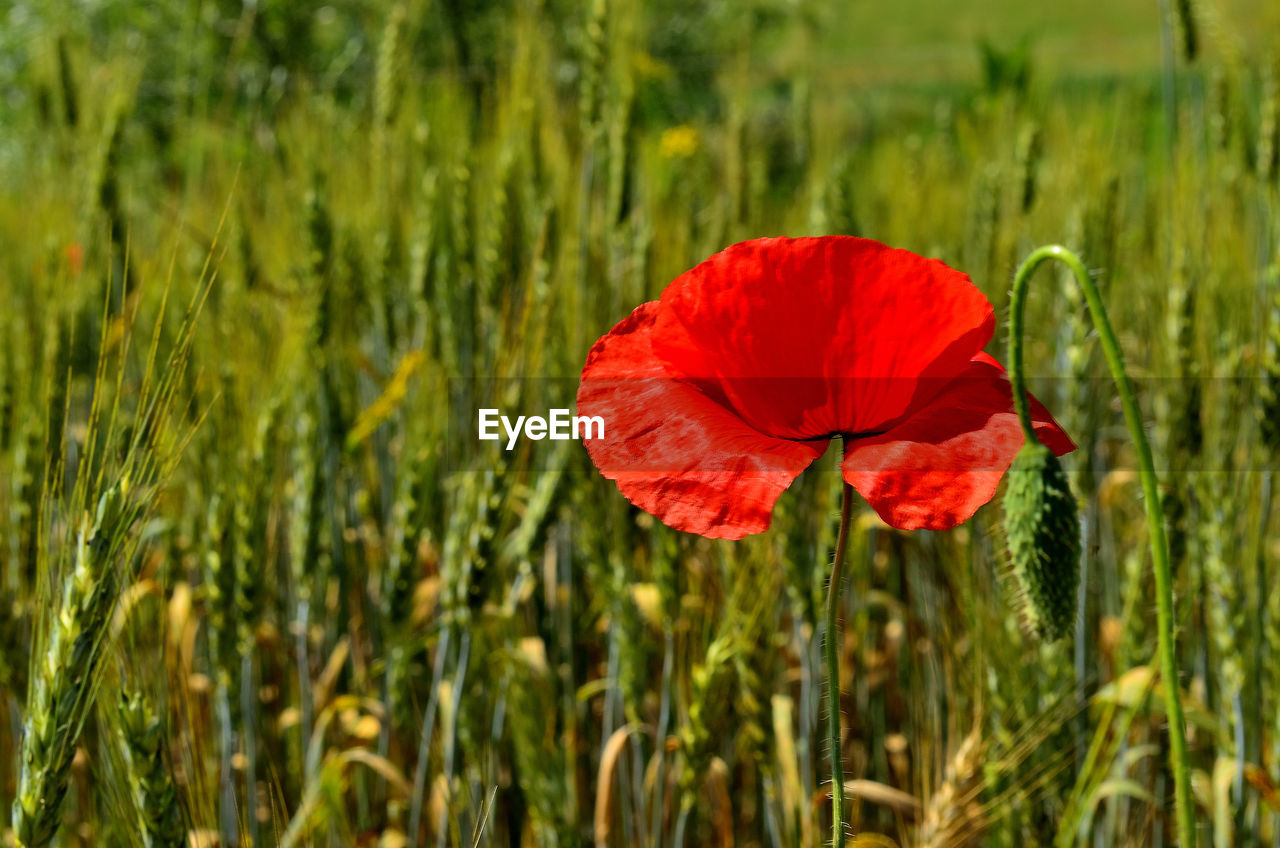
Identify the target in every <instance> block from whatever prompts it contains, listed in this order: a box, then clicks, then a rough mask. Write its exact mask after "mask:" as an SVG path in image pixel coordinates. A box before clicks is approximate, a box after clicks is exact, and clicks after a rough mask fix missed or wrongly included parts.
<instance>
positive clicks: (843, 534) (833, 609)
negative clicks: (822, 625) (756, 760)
mask: <svg viewBox="0 0 1280 848" xmlns="http://www.w3.org/2000/svg"><path fill="white" fill-rule="evenodd" d="M852 512H853V487H852V486H850V485H849V484H848V483H845V484H844V489H843V491H842V492H841V495H840V535H839V537H838V538H837V539H836V556H835V561H834V562H832V563H831V583H830V584H829V585H828V586H827V638H826V645H825V648H826V659H827V713H828V715H827V732H828V734H829V736H830V742H831V846H832V848H844V763H843V762H841V757H840V565H841V563H843V562H844V550H845V547H846V546H847V545H848V542H849V516H850V514H851V513H852Z"/></svg>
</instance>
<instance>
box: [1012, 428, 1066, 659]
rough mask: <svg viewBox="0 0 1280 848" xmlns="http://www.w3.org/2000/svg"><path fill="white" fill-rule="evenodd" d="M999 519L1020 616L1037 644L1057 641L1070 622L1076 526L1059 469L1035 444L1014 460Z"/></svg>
mask: <svg viewBox="0 0 1280 848" xmlns="http://www.w3.org/2000/svg"><path fill="white" fill-rule="evenodd" d="M1004 513H1005V518H1004V525H1005V533H1006V535H1007V536H1008V544H1009V555H1010V558H1011V560H1012V564H1013V573H1014V577H1015V578H1016V579H1017V581H1018V589H1019V592H1020V594H1021V596H1022V611H1023V615H1024V616H1025V619H1026V621H1027V623H1028V624H1029V625H1030V627H1031V629H1032V630H1034V631H1035V632H1036V633H1037V634H1038V635H1039V636H1041V637H1042V638H1044V639H1048V640H1050V641H1055V640H1057V639H1060V638H1062V637H1063V636H1065V635H1066V634H1067V633H1068V632H1069V631H1070V630H1071V627H1072V625H1073V624H1074V622H1075V616H1076V587H1077V586H1078V585H1079V582H1080V525H1079V522H1078V520H1077V518H1076V501H1075V496H1074V495H1072V494H1071V487H1070V486H1069V485H1068V483H1067V478H1066V475H1065V474H1064V473H1063V471H1062V466H1061V465H1060V464H1059V463H1058V458H1057V457H1056V456H1054V455H1053V451H1051V450H1049V449H1048V448H1047V447H1045V446H1044V445H1042V444H1040V443H1039V442H1029V443H1027V444H1026V445H1024V446H1023V448H1022V450H1020V451H1019V452H1018V455H1017V457H1015V458H1014V460H1013V466H1012V467H1011V468H1010V469H1009V487H1008V490H1007V491H1006V493H1005V498H1004Z"/></svg>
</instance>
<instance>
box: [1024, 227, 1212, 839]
mask: <svg viewBox="0 0 1280 848" xmlns="http://www.w3.org/2000/svg"><path fill="white" fill-rule="evenodd" d="M1049 259H1060V260H1062V261H1063V262H1065V263H1066V265H1067V267H1068V268H1070V269H1071V272H1072V273H1073V274H1074V275H1075V278H1076V282H1078V283H1079V284H1080V288H1081V289H1082V290H1083V291H1084V297H1085V300H1086V301H1087V302H1088V304H1089V314H1090V316H1092V318H1093V323H1094V326H1095V327H1096V328H1097V330H1098V338H1099V340H1100V341H1101V342H1102V352H1103V354H1104V355H1105V356H1106V359H1107V366H1108V367H1109V368H1110V369H1111V376H1112V378H1113V379H1114V380H1115V383H1116V388H1117V389H1118V390H1119V392H1120V404H1121V406H1122V407H1123V409H1124V420H1125V424H1126V425H1127V426H1128V428H1129V436H1130V438H1132V439H1133V445H1134V448H1135V449H1136V450H1137V453H1138V467H1139V474H1140V476H1141V479H1142V494H1143V499H1144V506H1145V508H1146V513H1147V535H1148V536H1149V537H1150V541H1151V562H1152V568H1153V569H1154V570H1155V579H1156V619H1157V621H1156V624H1157V629H1158V631H1159V642H1160V650H1159V653H1160V676H1161V678H1162V680H1163V682H1164V686H1163V688H1164V700H1165V711H1166V713H1168V717H1169V768H1170V769H1171V771H1172V772H1173V780H1174V784H1173V785H1174V804H1175V806H1176V809H1177V820H1178V844H1179V845H1181V846H1182V847H1183V848H1195V844H1196V842H1195V811H1194V809H1193V808H1192V799H1191V770H1190V767H1189V765H1188V763H1187V734H1186V728H1185V721H1184V719H1183V716H1182V696H1181V691H1180V689H1179V687H1178V661H1177V654H1176V653H1175V651H1174V625H1173V578H1172V576H1171V574H1170V569H1169V541H1168V539H1167V538H1166V537H1165V531H1164V509H1163V508H1162V506H1161V503H1160V490H1159V488H1158V486H1157V480H1156V471H1155V463H1154V462H1153V461H1152V459H1151V445H1150V444H1149V443H1148V442H1147V436H1146V433H1145V432H1144V431H1143V429H1142V413H1141V412H1140V411H1139V409H1138V401H1137V399H1136V398H1135V397H1134V394H1133V384H1132V383H1131V382H1130V381H1129V374H1128V372H1126V371H1125V367H1124V359H1123V358H1122V356H1121V354H1120V344H1119V342H1117V341H1116V334H1115V330H1113V329H1112V328H1111V321H1110V320H1109V319H1108V318H1107V310H1106V307H1104V306H1103V304H1102V296H1101V295H1100V294H1099V293H1098V288H1097V286H1095V285H1094V283H1093V279H1092V278H1091V277H1090V276H1089V272H1088V270H1087V269H1086V268H1085V267H1084V263H1083V262H1081V261H1080V257H1079V256H1077V255H1076V254H1074V253H1072V252H1071V251H1070V250H1067V249H1066V248H1065V247H1061V246H1059V245H1048V246H1046V247H1041V248H1038V249H1037V250H1035V251H1033V252H1032V253H1031V255H1030V256H1028V257H1027V259H1026V261H1025V262H1023V263H1022V267H1020V268H1019V269H1018V273H1017V274H1016V275H1015V276H1014V278H1013V297H1012V301H1011V310H1010V312H1011V314H1010V317H1009V381H1010V383H1012V385H1013V402H1014V407H1015V408H1016V409H1017V412H1018V420H1019V421H1020V422H1021V423H1022V430H1023V432H1024V433H1025V434H1026V436H1027V438H1028V439H1035V438H1036V437H1035V432H1034V430H1033V429H1032V426H1031V412H1030V410H1029V409H1028V403H1027V385H1026V380H1025V378H1024V377H1023V371H1022V330H1023V320H1022V312H1023V306H1024V304H1025V303H1026V298H1027V283H1028V282H1029V281H1030V279H1031V275H1032V274H1033V273H1034V272H1035V270H1036V268H1038V267H1039V266H1040V264H1041V263H1042V262H1045V261H1046V260H1049Z"/></svg>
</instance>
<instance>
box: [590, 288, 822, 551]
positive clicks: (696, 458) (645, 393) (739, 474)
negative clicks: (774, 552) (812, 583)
mask: <svg viewBox="0 0 1280 848" xmlns="http://www.w3.org/2000/svg"><path fill="white" fill-rule="evenodd" d="M659 310H660V306H659V304H658V303H657V302H650V303H645V304H642V305H641V306H639V307H638V308H637V309H636V310H635V311H634V312H632V313H631V315H630V316H628V317H627V318H625V319H624V320H622V321H621V322H619V323H618V325H617V326H615V327H614V328H613V329H612V330H610V331H609V333H608V334H607V335H605V336H603V337H601V338H600V340H599V341H597V342H596V344H595V346H594V347H592V349H591V353H590V354H589V355H588V356H587V364H586V366H585V367H584V368H583V369H582V381H581V383H580V384H579V386H578V410H577V414H578V415H580V416H599V417H600V418H601V419H603V421H604V437H603V438H593V439H586V440H584V444H585V445H586V447H587V452H588V453H589V454H590V455H591V459H592V461H593V462H594V463H595V464H596V467H597V468H599V469H600V472H601V473H602V474H603V475H604V476H605V477H607V478H609V479H610V480H613V481H614V482H615V483H616V484H617V486H618V489H619V490H620V491H621V492H622V494H623V495H625V496H626V498H627V500H629V501H631V503H633V504H635V505H636V506H638V507H640V508H641V509H643V510H645V511H647V512H650V513H652V514H653V515H655V516H656V517H657V518H659V519H660V520H661V521H662V522H663V523H664V524H666V525H667V526H669V527H672V528H675V529H676V530H683V531H685V532H688V533H697V534H699V535H702V536H707V537H710V538H716V539H741V538H742V537H743V536H747V535H750V534H752V533H760V532H763V531H764V530H766V529H768V527H769V521H770V517H771V513H772V511H773V505H774V502H775V501H776V500H777V499H778V496H779V495H780V494H782V492H783V491H785V490H786V488H787V487H788V486H790V485H791V481H792V480H794V479H795V477H796V475H798V474H799V473H800V472H801V471H803V470H804V469H805V468H806V467H808V466H809V464H810V463H812V462H813V460H814V459H816V458H818V457H819V456H821V455H822V453H823V452H824V450H825V449H826V446H827V441H828V440H825V439H823V440H819V441H809V442H795V441H787V440H785V439H778V438H772V437H770V436H766V435H763V434H761V433H760V432H758V431H756V430H754V429H752V428H751V427H750V426H748V425H747V424H746V423H745V422H744V421H743V420H742V419H741V418H740V417H738V415H737V414H735V413H734V412H733V411H732V410H730V409H728V408H726V407H725V406H723V405H721V404H720V403H718V402H717V401H715V400H713V399H712V398H710V397H708V396H707V395H706V394H704V393H702V392H701V391H699V390H698V389H697V388H696V387H695V386H693V385H691V384H689V383H687V382H684V381H681V380H676V379H672V377H671V376H670V375H669V374H668V373H667V372H666V370H665V369H664V368H663V366H662V363H661V362H660V361H659V360H658V359H657V358H656V357H655V356H654V354H653V347H652V338H653V332H654V326H655V323H656V317H657V315H658V312H659Z"/></svg>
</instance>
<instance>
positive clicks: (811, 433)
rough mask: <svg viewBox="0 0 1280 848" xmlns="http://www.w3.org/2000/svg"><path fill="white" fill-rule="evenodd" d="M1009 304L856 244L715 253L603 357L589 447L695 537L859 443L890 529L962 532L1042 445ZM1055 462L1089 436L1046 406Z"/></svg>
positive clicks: (768, 502)
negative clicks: (1035, 440) (998, 317)
mask: <svg viewBox="0 0 1280 848" xmlns="http://www.w3.org/2000/svg"><path fill="white" fill-rule="evenodd" d="M994 327H995V318H994V315H993V311H992V308H991V304H990V303H989V302H988V301H987V299H986V298H985V297H984V296H983V295H982V293H981V292H980V291H979V290H978V289H977V288H976V287H975V286H974V285H973V283H971V282H970V281H969V278H968V277H967V276H966V275H964V274H962V273H960V272H959V271H955V270H953V269H952V268H949V267H947V266H946V265H944V264H943V263H941V262H939V261H937V260H934V259H925V258H923V257H920V256H916V255H915V254H913V253H910V252H908V251H905V250H896V249H893V248H889V247H886V246H885V245H882V244H880V243H878V242H874V241H870V240H867V239H860V238H852V237H848V236H825V237H821V238H797V239H788V238H769V239H757V240H754V241H747V242H742V243H741V244H736V245H733V246H732V247H729V248H726V249H725V250H723V251H721V252H720V253H717V254H716V255H715V256H712V257H711V258H710V259H708V260H706V261H705V262H703V263H702V264H700V265H698V266H697V267H695V268H693V269H692V270H690V271H687V272H685V273H684V274H682V275H680V276H679V277H678V278H676V280H675V281H674V282H672V283H671V284H670V285H669V286H667V288H666V290H665V291H664V292H663V293H662V297H661V299H660V300H657V301H653V302H650V303H644V304H641V305H640V306H639V307H637V308H636V310H635V311H634V312H632V313H631V315H629V316H628V317H627V318H625V319H623V320H622V321H621V322H619V323H618V325H617V326H615V327H614V328H613V329H612V330H610V331H609V333H608V334H607V335H605V336H603V337H601V338H600V340H599V341H597V342H596V343H595V345H594V346H593V347H592V348H591V352H590V353H589V354H588V356H587V363H586V366H585V367H584V368H583V369H582V381H581V383H580V385H579V387H578V414H579V415H585V416H600V417H601V418H602V419H603V420H604V422H605V428H604V430H605V432H604V437H603V438H596V439H590V440H587V441H586V446H587V450H588V452H589V453H590V455H591V458H592V460H593V461H594V462H595V464H596V467H597V468H599V469H600V471H601V473H602V474H604V476H605V477H607V478H609V479H611V480H613V481H614V482H615V483H616V484H617V486H618V488H619V489H620V490H621V491H622V494H623V495H625V496H626V497H627V499H628V500H629V501H631V502H632V503H633V504H635V505H636V506H638V507H640V508H641V509H644V510H646V511H647V512H650V513H652V514H653V515H655V516H657V517H658V518H659V519H661V520H662V521H663V522H664V523H665V524H667V525H669V526H671V527H673V528H675V529H677V530H684V531H687V532H690V533H698V534H700V535H703V536H709V537H712V538H724V539H740V538H742V537H743V536H746V535H749V534H751V533H759V532H762V531H764V530H765V529H767V528H768V526H769V519H770V514H771V512H772V510H773V504H774V502H775V501H776V500H777V499H778V496H779V495H780V494H781V493H782V492H783V490H784V489H786V488H787V487H788V486H789V485H791V481H792V480H794V479H795V477H796V476H797V475H798V474H799V473H800V472H801V471H803V470H804V469H805V467H806V466H808V465H809V464H810V463H811V462H813V460H815V459H816V458H818V457H819V456H821V455H822V454H823V452H825V450H826V448H827V444H828V442H829V441H830V440H831V439H832V438H833V437H835V436H841V437H843V439H844V445H845V453H844V460H843V462H842V464H841V470H842V472H843V475H844V479H845V480H846V481H847V482H848V483H850V484H851V485H852V486H853V487H854V488H856V489H857V490H858V491H859V492H860V493H861V494H862V496H863V497H865V498H866V499H867V501H868V502H869V503H870V504H871V505H872V507H874V508H875V510H876V512H878V513H879V514H880V516H881V517H882V518H883V519H884V520H885V521H886V522H888V523H889V524H891V525H893V526H895V527H900V528H903V529H921V528H929V529H945V528H948V527H953V526H955V525H956V524H959V523H961V522H963V521H965V520H966V519H968V518H969V517H970V516H971V515H973V513H974V512H975V511H976V510H977V509H978V507H980V506H982V505H983V504H984V503H986V502H987V501H989V500H990V499H991V498H992V496H993V495H994V494H995V491H996V487H997V486H998V485H999V482H1000V477H1001V476H1002V475H1003V474H1004V472H1005V471H1006V470H1007V469H1008V468H1009V465H1010V463H1012V461H1013V457H1014V455H1015V454H1016V453H1017V452H1018V449H1019V448H1020V447H1021V446H1022V441H1023V437H1022V431H1021V429H1020V427H1019V425H1018V419H1017V415H1016V414H1015V413H1014V411H1013V407H1012V394H1011V391H1010V388H1009V382H1008V379H1007V378H1006V376H1005V372H1004V369H1003V368H1002V367H1001V366H1000V364H999V363H998V362H996V361H995V360H994V359H993V358H991V357H990V356H988V355H986V354H985V353H983V352H982V348H983V346H984V345H986V343H987V342H988V341H990V340H991V336H992V333H993V331H994ZM1032 417H1033V418H1034V420H1035V425H1036V431H1037V435H1039V436H1040V439H1041V441H1043V442H1044V443H1045V444H1046V445H1047V446H1049V447H1050V448H1051V449H1052V450H1053V451H1054V452H1055V453H1058V454H1063V453H1067V452H1068V451H1070V450H1072V449H1074V447H1075V446H1074V445H1073V444H1072V442H1071V439H1070V438H1068V436H1067V435H1066V433H1064V432H1063V431H1062V429H1061V428H1060V427H1059V426H1058V425H1057V423H1056V422H1055V421H1054V420H1053V418H1052V417H1051V416H1050V415H1049V413H1048V412H1047V411H1046V410H1045V409H1044V407H1043V406H1041V405H1040V404H1039V403H1038V402H1036V401H1034V399H1033V401H1032Z"/></svg>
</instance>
